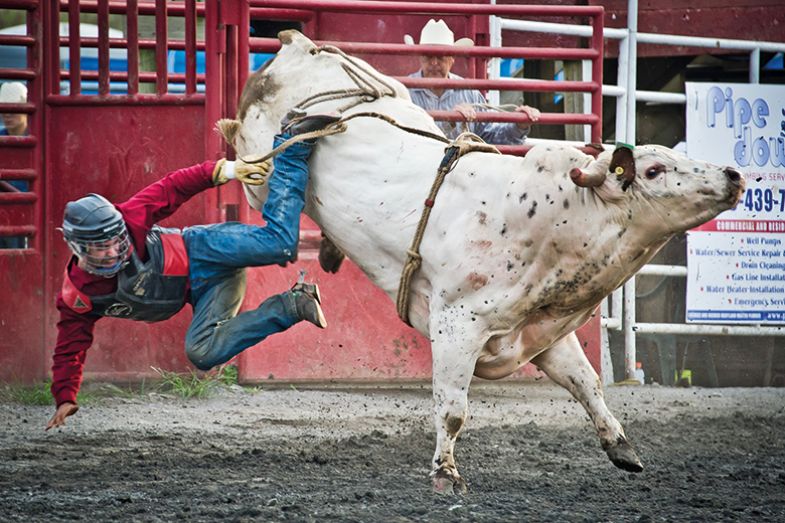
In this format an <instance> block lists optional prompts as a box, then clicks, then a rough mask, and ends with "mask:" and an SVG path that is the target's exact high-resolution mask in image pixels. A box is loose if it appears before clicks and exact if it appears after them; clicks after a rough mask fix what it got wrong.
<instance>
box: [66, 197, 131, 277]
mask: <svg viewBox="0 0 785 523" xmlns="http://www.w3.org/2000/svg"><path fill="white" fill-rule="evenodd" d="M63 237H64V238H65V241H66V243H68V246H69V247H70V248H71V250H72V251H73V253H74V254H75V255H76V256H77V257H78V258H79V260H80V261H81V262H82V263H81V264H80V267H82V268H83V269H84V270H86V271H87V272H89V273H92V274H97V275H99V276H105V277H110V276H113V275H115V274H117V273H118V272H120V271H121V270H122V269H123V267H125V266H126V265H127V264H128V258H129V254H130V250H131V249H130V247H131V244H130V242H129V240H128V230H127V229H126V227H125V221H124V220H123V215H122V214H120V211H118V210H117V209H116V208H115V206H114V205H112V203H111V202H110V201H109V200H107V199H106V198H104V197H103V196H101V195H99V194H88V195H87V196H85V197H84V198H80V199H79V200H76V201H75V202H68V203H67V204H66V206H65V213H64V215H63Z"/></svg>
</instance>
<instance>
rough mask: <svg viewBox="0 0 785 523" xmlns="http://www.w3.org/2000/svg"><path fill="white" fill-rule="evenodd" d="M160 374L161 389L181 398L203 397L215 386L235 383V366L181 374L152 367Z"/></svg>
mask: <svg viewBox="0 0 785 523" xmlns="http://www.w3.org/2000/svg"><path fill="white" fill-rule="evenodd" d="M152 369H153V370H154V371H155V372H157V373H158V375H159V376H161V380H162V381H161V390H163V391H165V392H170V393H172V394H175V395H177V396H179V397H181V398H205V397H207V396H209V395H210V394H211V393H212V392H213V391H214V390H215V389H216V388H219V387H228V386H230V385H235V384H236V383H237V367H236V366H234V365H227V366H225V367H220V368H219V369H218V370H216V371H208V372H196V371H194V370H192V371H190V372H189V373H188V374H181V373H177V372H172V371H168V370H163V369H159V368H156V367H152Z"/></svg>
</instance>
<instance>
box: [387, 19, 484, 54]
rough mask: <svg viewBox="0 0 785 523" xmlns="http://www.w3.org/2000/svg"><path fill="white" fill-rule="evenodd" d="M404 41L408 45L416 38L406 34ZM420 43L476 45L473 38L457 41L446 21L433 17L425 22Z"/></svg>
mask: <svg viewBox="0 0 785 523" xmlns="http://www.w3.org/2000/svg"><path fill="white" fill-rule="evenodd" d="M403 41H404V43H406V44H407V45H414V38H412V37H411V36H410V35H404V37H403ZM420 45H450V46H452V45H456V46H459V47H471V46H473V45H474V42H473V41H472V39H471V38H461V39H459V40H457V41H456V40H455V35H454V34H453V32H452V31H450V28H449V27H447V24H446V23H444V20H439V21H438V22H437V21H436V20H434V19H433V18H431V19H430V20H428V23H427V24H425V27H423V28H422V31H420Z"/></svg>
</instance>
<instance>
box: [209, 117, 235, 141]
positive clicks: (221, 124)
mask: <svg viewBox="0 0 785 523" xmlns="http://www.w3.org/2000/svg"><path fill="white" fill-rule="evenodd" d="M215 130H216V131H218V132H219V133H221V136H223V137H224V140H226V143H228V144H229V145H231V146H232V147H234V138H235V136H237V133H238V131H239V130H240V121H239V120H231V119H229V118H221V119H220V120H218V121H217V122H216V123H215Z"/></svg>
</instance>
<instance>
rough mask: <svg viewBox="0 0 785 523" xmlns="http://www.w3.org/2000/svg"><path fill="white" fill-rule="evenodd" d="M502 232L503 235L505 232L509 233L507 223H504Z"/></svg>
mask: <svg viewBox="0 0 785 523" xmlns="http://www.w3.org/2000/svg"><path fill="white" fill-rule="evenodd" d="M500 234H501V235H502V236H504V235H505V234H507V224H506V223H505V224H504V225H502V230H501V232H500Z"/></svg>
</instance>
